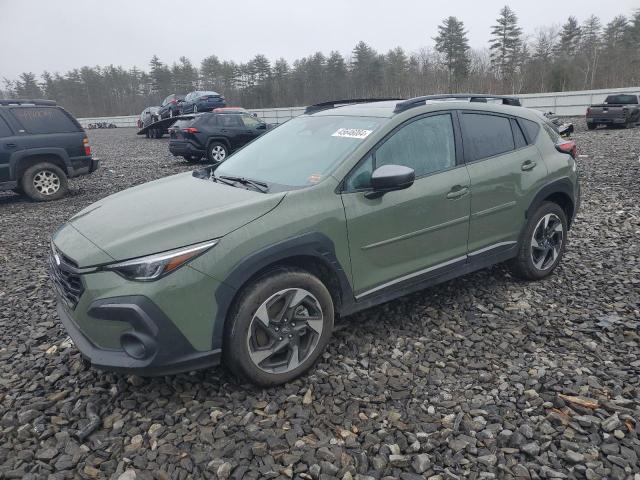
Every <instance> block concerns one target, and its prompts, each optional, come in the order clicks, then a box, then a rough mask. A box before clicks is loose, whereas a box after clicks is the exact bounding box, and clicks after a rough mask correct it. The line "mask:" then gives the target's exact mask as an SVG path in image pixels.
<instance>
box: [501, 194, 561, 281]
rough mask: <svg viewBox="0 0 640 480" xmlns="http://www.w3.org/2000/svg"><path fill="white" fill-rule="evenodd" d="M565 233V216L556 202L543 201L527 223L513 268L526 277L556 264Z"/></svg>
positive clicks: (534, 277) (542, 274)
mask: <svg viewBox="0 0 640 480" xmlns="http://www.w3.org/2000/svg"><path fill="white" fill-rule="evenodd" d="M566 237H567V216H566V214H565V212H564V210H563V209H562V208H561V207H560V206H559V205H558V204H556V203H553V202H544V203H543V204H542V205H541V206H540V207H539V208H538V210H536V212H535V213H534V215H532V216H531V217H530V219H529V222H528V223H527V226H526V229H525V232H524V236H523V239H522V240H521V241H520V245H519V250H518V256H517V257H516V258H514V259H513V260H512V261H511V269H512V271H513V272H514V273H515V274H516V275H517V276H519V277H521V278H524V279H527V280H539V279H541V278H544V277H546V276H548V275H550V274H551V272H553V270H554V269H555V268H556V267H557V266H558V264H559V263H560V260H561V259H562V255H563V253H564V248H565V244H566Z"/></svg>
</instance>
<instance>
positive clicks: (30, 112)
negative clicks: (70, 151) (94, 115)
mask: <svg viewBox="0 0 640 480" xmlns="http://www.w3.org/2000/svg"><path fill="white" fill-rule="evenodd" d="M11 113H13V115H14V116H15V117H16V119H18V121H19V122H20V124H21V125H22V126H23V127H24V129H25V130H26V131H27V132H29V133H33V134H43V133H69V132H78V131H79V129H78V126H77V125H76V124H75V123H74V122H73V121H72V120H71V118H69V117H68V116H67V115H66V114H65V113H64V112H63V111H62V110H60V109H59V108H55V107H25V108H12V109H11Z"/></svg>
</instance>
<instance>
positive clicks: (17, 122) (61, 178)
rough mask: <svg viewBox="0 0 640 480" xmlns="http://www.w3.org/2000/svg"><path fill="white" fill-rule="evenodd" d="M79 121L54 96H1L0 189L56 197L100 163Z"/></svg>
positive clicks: (39, 198)
mask: <svg viewBox="0 0 640 480" xmlns="http://www.w3.org/2000/svg"><path fill="white" fill-rule="evenodd" d="M98 163H99V162H98V160H95V159H93V158H92V156H91V147H90V146H89V139H88V138H87V135H86V134H85V131H84V130H83V128H82V127H81V126H80V124H79V123H78V121H77V120H76V119H75V118H73V116H72V115H71V114H70V113H69V112H67V111H66V110H65V109H63V108H62V107H59V106H57V105H56V103H55V102H54V101H51V100H0V190H13V191H14V192H16V193H24V194H26V195H27V196H28V197H29V198H31V199H33V200H36V201H47V200H57V199H59V198H61V197H63V196H64V195H65V194H66V193H67V191H68V185H67V178H69V177H76V176H79V175H86V174H88V173H91V172H94V171H95V170H96V169H97V168H98Z"/></svg>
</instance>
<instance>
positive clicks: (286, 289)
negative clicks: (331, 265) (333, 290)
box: [222, 267, 334, 386]
mask: <svg viewBox="0 0 640 480" xmlns="http://www.w3.org/2000/svg"><path fill="white" fill-rule="evenodd" d="M293 302H296V303H295V304H293V305H291V304H292V303H293ZM267 306H268V307H269V308H267ZM259 316H260V318H259ZM312 317H315V318H312ZM305 318H306V319H308V320H304V319H305ZM333 320H334V311H333V301H332V299H331V294H330V293H329V291H328V290H327V288H326V287H325V285H324V284H323V283H322V282H321V281H320V280H319V279H318V278H317V277H316V276H314V275H312V274H310V273H308V272H306V271H304V270H299V269H294V268H284V267H282V268H278V269H273V270H269V271H267V272H266V273H265V274H263V275H262V276H261V277H259V278H258V279H257V280H255V281H254V282H252V283H251V284H249V285H248V286H247V287H246V288H245V289H243V291H242V293H241V294H240V296H239V298H238V299H237V301H236V302H235V303H234V306H233V307H232V308H231V310H230V312H229V317H228V318H227V323H226V325H225V335H224V343H223V347H222V354H223V361H224V364H225V365H226V366H227V367H228V368H229V369H230V370H231V371H232V372H233V373H234V374H236V375H237V376H238V377H240V378H243V379H246V380H249V381H250V382H253V383H255V384H257V385H261V386H272V385H280V384H282V383H285V382H288V381H290V380H293V379H294V378H296V377H299V376H300V375H302V374H303V373H304V372H306V371H307V370H308V369H309V368H311V367H312V366H313V365H314V364H315V362H316V361H317V360H318V358H319V357H320V355H321V354H322V352H323V351H324V349H325V347H326V346H327V344H328V343H329V339H330V338H331V332H332V330H333ZM265 321H266V322H267V323H266V324H265ZM296 352H297V356H296Z"/></svg>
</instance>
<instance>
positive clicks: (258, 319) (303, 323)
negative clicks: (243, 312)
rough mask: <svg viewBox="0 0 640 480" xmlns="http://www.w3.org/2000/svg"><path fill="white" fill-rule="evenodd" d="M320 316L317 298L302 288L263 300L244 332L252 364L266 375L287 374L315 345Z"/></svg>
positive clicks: (320, 311) (320, 320) (321, 320)
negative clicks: (245, 332) (246, 330)
mask: <svg viewBox="0 0 640 480" xmlns="http://www.w3.org/2000/svg"><path fill="white" fill-rule="evenodd" d="M322 329H323V313H322V307H321V306H320V302H318V299H317V298H316V297H314V296H313V294H312V293H311V292H309V291H307V290H305V289H303V288H288V289H286V290H281V291H279V292H277V293H275V294H273V295H272V296H271V297H269V298H268V299H267V300H265V301H264V302H263V303H262V305H260V307H258V310H256V312H255V313H254V315H253V318H252V320H251V324H250V326H249V330H248V332H247V348H248V350H249V356H250V357H251V361H252V362H253V363H254V365H255V366H256V367H258V368H259V369H260V370H263V371H265V372H267V373H287V372H290V371H292V370H294V369H296V368H298V366H300V364H302V363H303V362H304V361H305V360H307V358H309V355H311V353H312V352H313V351H314V349H315V347H316V346H317V345H318V340H319V339H320V336H321V335H322Z"/></svg>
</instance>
